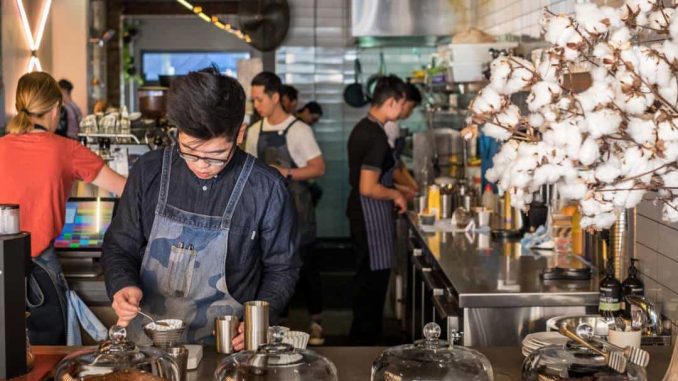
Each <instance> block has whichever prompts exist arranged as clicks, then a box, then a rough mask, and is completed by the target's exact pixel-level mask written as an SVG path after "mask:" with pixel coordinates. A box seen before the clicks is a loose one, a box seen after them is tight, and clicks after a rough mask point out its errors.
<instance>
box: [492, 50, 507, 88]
mask: <svg viewBox="0 0 678 381" xmlns="http://www.w3.org/2000/svg"><path fill="white" fill-rule="evenodd" d="M510 73H511V64H510V63H509V60H508V57H499V58H497V59H495V60H494V61H492V63H491V64H490V86H492V88H493V89H494V90H495V91H497V93H499V94H505V93H506V83H507V82H508V79H509V74H510Z"/></svg>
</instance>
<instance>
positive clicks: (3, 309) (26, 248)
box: [0, 204, 31, 379]
mask: <svg viewBox="0 0 678 381" xmlns="http://www.w3.org/2000/svg"><path fill="white" fill-rule="evenodd" d="M30 261H31V235H30V233H27V232H21V231H19V206H18V205H8V204H0V379H10V378H14V377H17V376H20V375H22V374H25V373H26V372H27V365H26V340H27V338H26V273H27V270H28V269H29V268H30Z"/></svg>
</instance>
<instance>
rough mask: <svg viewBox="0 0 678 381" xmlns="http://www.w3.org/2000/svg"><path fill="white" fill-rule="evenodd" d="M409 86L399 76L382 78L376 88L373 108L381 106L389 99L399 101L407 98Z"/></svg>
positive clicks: (391, 75) (373, 96) (373, 95)
mask: <svg viewBox="0 0 678 381" xmlns="http://www.w3.org/2000/svg"><path fill="white" fill-rule="evenodd" d="M406 92H407V86H405V82H403V80H402V79H400V78H398V76H396V75H393V74H390V75H385V76H382V77H380V78H379V79H378V80H377V85H376V86H374V92H373V94H372V106H381V105H383V104H384V102H386V101H387V100H388V99H389V98H394V99H395V100H397V101H399V100H401V99H403V98H404V97H405V94H406Z"/></svg>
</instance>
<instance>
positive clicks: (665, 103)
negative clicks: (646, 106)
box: [630, 70, 678, 113]
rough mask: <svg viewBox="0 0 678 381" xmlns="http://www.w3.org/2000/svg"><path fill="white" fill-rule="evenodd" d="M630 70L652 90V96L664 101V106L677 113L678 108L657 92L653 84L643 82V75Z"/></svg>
mask: <svg viewBox="0 0 678 381" xmlns="http://www.w3.org/2000/svg"><path fill="white" fill-rule="evenodd" d="M630 72H631V73H632V74H633V75H634V76H635V77H636V78H637V79H638V80H639V81H640V82H642V83H643V84H644V85H645V86H647V88H648V89H650V91H652V93H653V94H654V96H655V97H657V99H659V101H660V102H662V103H664V105H665V106H666V107H668V108H670V109H671V110H672V111H673V112H674V113H678V109H676V108H675V107H673V105H672V104H670V103H669V102H668V101H667V100H666V99H664V97H662V96H661V95H660V94H659V92H658V91H657V90H656V89H655V88H654V86H650V85H649V84H648V83H647V82H645V80H644V79H643V77H641V76H640V74H638V73H636V72H635V71H633V70H631V71H630Z"/></svg>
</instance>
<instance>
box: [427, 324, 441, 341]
mask: <svg viewBox="0 0 678 381" xmlns="http://www.w3.org/2000/svg"><path fill="white" fill-rule="evenodd" d="M440 332H441V331H440V326H439V325H438V324H436V323H428V324H426V325H425V326H424V337H425V338H426V341H434V340H438V338H440Z"/></svg>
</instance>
